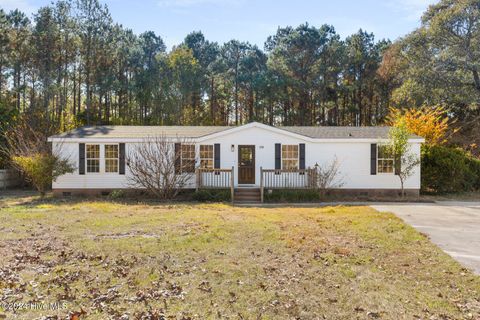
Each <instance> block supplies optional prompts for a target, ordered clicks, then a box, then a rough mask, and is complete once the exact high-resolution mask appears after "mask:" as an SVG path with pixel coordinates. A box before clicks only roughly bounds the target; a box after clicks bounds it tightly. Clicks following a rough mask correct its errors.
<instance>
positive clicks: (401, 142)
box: [388, 119, 420, 198]
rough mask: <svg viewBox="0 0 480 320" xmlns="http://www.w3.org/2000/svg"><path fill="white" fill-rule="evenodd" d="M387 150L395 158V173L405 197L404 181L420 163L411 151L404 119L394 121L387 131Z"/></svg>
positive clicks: (408, 133)
mask: <svg viewBox="0 0 480 320" xmlns="http://www.w3.org/2000/svg"><path fill="white" fill-rule="evenodd" d="M388 134H389V140H390V141H389V149H390V150H389V151H390V152H391V153H392V154H393V155H394V157H395V158H396V161H398V163H396V168H395V174H396V175H398V178H399V179H400V187H401V189H402V198H404V197H405V188H404V185H405V181H406V180H407V179H408V178H409V177H411V176H412V175H413V174H414V173H415V169H416V168H417V167H418V165H419V164H420V157H418V156H417V155H416V154H415V153H413V152H411V150H410V149H411V145H410V143H409V141H408V140H409V137H410V132H409V131H408V129H407V126H406V123H405V120H404V119H400V120H399V121H397V123H395V125H394V126H393V127H391V128H390V131H389V133H388Z"/></svg>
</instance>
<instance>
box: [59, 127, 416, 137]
mask: <svg viewBox="0 0 480 320" xmlns="http://www.w3.org/2000/svg"><path fill="white" fill-rule="evenodd" d="M230 128H234V127H227V126H223V127H222V126H94V127H81V128H77V129H74V130H71V131H68V132H65V133H62V134H59V135H56V136H53V137H52V138H144V137H148V136H157V135H164V136H167V137H188V138H200V137H203V136H207V135H210V134H213V133H217V132H221V131H225V130H228V129H230ZM277 128H279V129H282V130H286V131H289V132H292V133H296V134H300V135H303V136H306V137H310V138H317V139H386V138H388V131H389V129H390V127H277ZM411 138H421V137H419V136H415V135H412V136H411Z"/></svg>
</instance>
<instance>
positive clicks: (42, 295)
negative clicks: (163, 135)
mask: <svg viewBox="0 0 480 320" xmlns="http://www.w3.org/2000/svg"><path fill="white" fill-rule="evenodd" d="M20 198H21V197H17V198H15V197H12V199H6V200H4V202H3V206H4V207H3V208H2V209H0V227H1V228H2V230H1V231H2V232H1V234H0V254H1V255H2V259H0V302H1V303H2V306H3V311H0V314H4V315H5V316H7V318H19V319H37V318H42V317H50V318H49V319H57V318H58V319H64V318H65V317H71V316H72V315H74V314H76V315H79V316H80V319H184V320H186V319H219V318H228V319H323V318H326V319H415V318H418V319H479V317H480V279H479V277H477V276H475V275H473V274H472V273H471V272H470V271H468V270H465V269H463V268H462V267H461V266H460V265H459V264H458V263H456V262H455V261H454V260H453V259H451V258H450V257H449V256H447V255H446V254H445V253H443V252H442V251H441V250H439V249H438V248H437V247H436V246H434V245H432V244H431V243H430V242H429V240H428V239H427V238H425V237H424V236H423V235H421V234H419V233H418V232H416V231H415V230H414V229H413V228H411V227H409V226H407V225H405V224H404V223H403V222H402V221H401V220H400V219H398V218H396V217H395V216H393V215H390V214H384V213H378V212H376V211H374V210H373V209H371V208H368V207H326V208H287V207H286V208H235V207H231V206H229V205H225V204H211V205H192V204H175V205H162V204H158V203H139V204H134V203H129V204H125V203H124V204H121V203H112V202H108V201H87V200H79V199H72V200H71V201H60V202H58V201H55V200H48V199H47V200H44V201H40V202H39V201H38V200H37V199H29V200H26V199H20ZM32 305H41V306H47V307H50V308H49V309H48V310H38V308H37V310H32V309H31V308H29V307H28V306H32ZM13 306H17V307H19V308H18V309H17V310H10V309H9V307H13ZM52 306H53V307H55V308H53V307H52ZM6 309H9V310H6ZM54 309H56V310H54ZM45 319H46V318H45Z"/></svg>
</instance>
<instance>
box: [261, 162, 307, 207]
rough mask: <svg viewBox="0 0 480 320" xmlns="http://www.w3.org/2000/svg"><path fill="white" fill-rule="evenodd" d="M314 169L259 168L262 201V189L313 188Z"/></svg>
mask: <svg viewBox="0 0 480 320" xmlns="http://www.w3.org/2000/svg"><path fill="white" fill-rule="evenodd" d="M315 173H316V171H315V169H311V168H307V169H294V170H285V169H282V170H277V169H263V168H260V197H261V201H262V202H263V194H264V189H265V188H266V189H313V188H315V180H316V179H315Z"/></svg>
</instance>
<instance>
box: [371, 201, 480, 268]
mask: <svg viewBox="0 0 480 320" xmlns="http://www.w3.org/2000/svg"><path fill="white" fill-rule="evenodd" d="M372 207H373V208H374V209H376V210H378V211H388V212H392V213H394V214H396V215H397V216H398V217H400V218H401V219H403V220H404V221H405V222H406V223H408V224H410V225H411V226H413V227H414V228H415V229H417V230H419V231H421V232H423V233H425V234H427V235H428V236H429V237H430V239H431V241H432V242H433V243H435V244H436V245H438V246H439V247H440V248H442V249H443V250H444V251H445V252H446V253H448V254H449V255H450V256H452V257H453V258H454V259H456V260H457V261H459V262H460V263H461V264H463V265H464V266H465V267H467V268H470V269H473V270H474V272H475V273H477V274H480V202H458V201H438V202H435V203H405V204H398V203H390V204H376V205H372Z"/></svg>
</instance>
